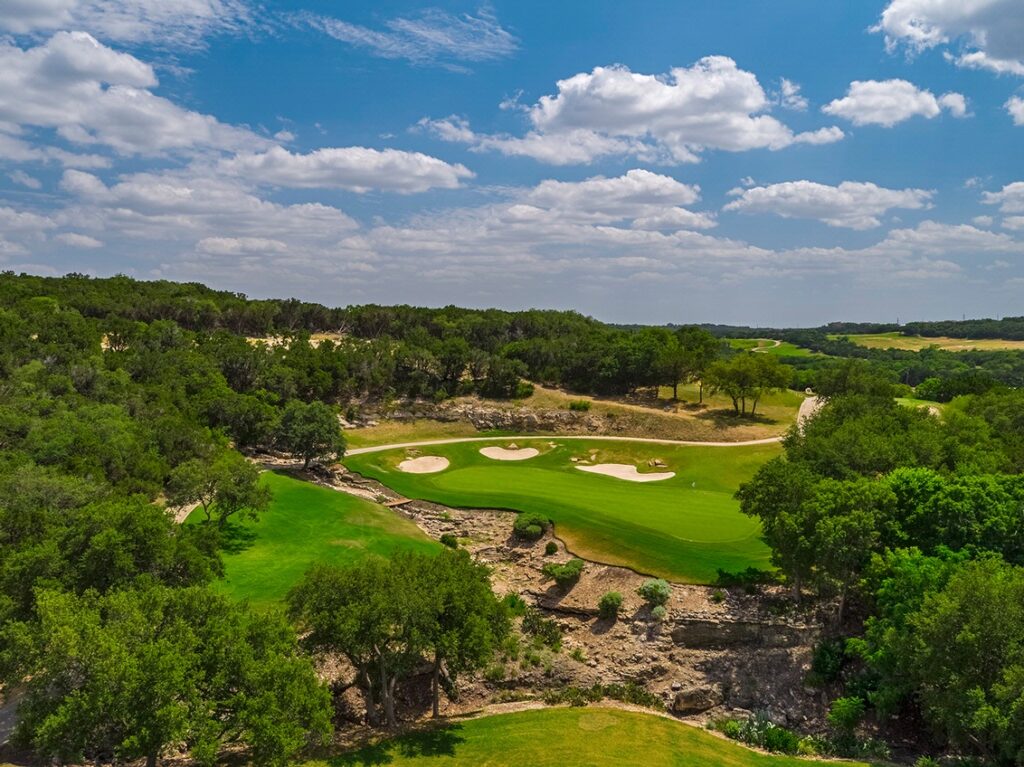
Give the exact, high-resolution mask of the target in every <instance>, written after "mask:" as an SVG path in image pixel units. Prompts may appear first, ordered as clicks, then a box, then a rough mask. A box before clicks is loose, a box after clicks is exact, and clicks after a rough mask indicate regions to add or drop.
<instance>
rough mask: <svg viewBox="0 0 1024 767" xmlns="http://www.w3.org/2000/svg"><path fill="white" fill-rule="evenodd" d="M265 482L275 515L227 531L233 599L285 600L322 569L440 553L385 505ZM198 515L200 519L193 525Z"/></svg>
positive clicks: (287, 482)
mask: <svg viewBox="0 0 1024 767" xmlns="http://www.w3.org/2000/svg"><path fill="white" fill-rule="evenodd" d="M263 481H264V482H266V483H267V484H268V485H269V486H270V489H271V491H272V492H273V494H274V500H273V502H272V503H271V506H270V509H269V510H268V511H267V512H266V513H265V514H263V515H262V516H261V517H260V519H259V520H258V521H257V522H241V523H238V524H232V525H231V526H230V528H229V530H228V541H227V550H226V551H225V552H224V570H225V577H224V579H223V580H221V581H218V582H217V584H218V587H219V588H222V589H223V590H224V591H225V592H226V593H227V594H228V595H230V596H231V597H234V598H235V599H247V600H249V601H250V602H252V603H253V604H269V603H272V602H277V601H280V600H281V599H283V598H284V596H285V594H287V593H288V589H289V588H291V586H292V585H293V584H294V583H295V582H296V581H298V580H299V579H300V578H301V577H302V575H303V573H305V572H306V570H307V569H308V568H309V567H310V565H312V564H314V563H317V562H333V563H339V564H341V563H345V562H351V561H353V560H355V559H357V558H360V557H365V556H368V555H378V556H385V557H386V556H388V555H390V554H391V553H393V552H395V551H397V550H406V549H411V550H415V551H434V550H439V548H440V544H437V543H434V542H433V541H431V540H430V539H428V538H427V536H426V535H424V534H423V533H422V532H421V531H420V529H419V528H418V527H416V525H414V524H413V523H412V522H410V521H409V520H407V519H405V518H403V517H401V516H399V515H398V514H396V513H395V512H394V511H392V510H391V509H388V508H387V507H385V506H380V505H378V504H376V503H371V502H369V501H364V500H362V499H361V498H355V497H353V496H351V495H346V494H344V493H339V492H337V491H335V490H330V489H328V488H325V487H319V486H318V485H314V484H311V483H309V482H303V481H301V480H298V479H293V478H292V477H288V476H285V475H282V474H275V473H273V472H264V474H263ZM200 516H201V514H200V513H199V512H196V513H193V514H192V516H191V517H190V518H189V519H190V520H193V519H195V520H197V519H199V517H200Z"/></svg>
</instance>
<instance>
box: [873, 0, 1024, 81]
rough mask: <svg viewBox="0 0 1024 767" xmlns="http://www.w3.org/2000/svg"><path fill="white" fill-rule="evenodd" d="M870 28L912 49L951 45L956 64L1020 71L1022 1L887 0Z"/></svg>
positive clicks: (1023, 67)
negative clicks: (889, 0)
mask: <svg viewBox="0 0 1024 767" xmlns="http://www.w3.org/2000/svg"><path fill="white" fill-rule="evenodd" d="M873 29H874V31H878V32H882V33H884V34H885V41H886V46H887V47H888V48H889V49H890V50H892V49H894V48H896V47H897V46H899V45H905V46H907V47H908V48H909V49H910V50H911V51H913V52H920V51H923V50H927V49H929V48H935V47H938V46H942V47H947V48H950V47H953V46H955V45H957V44H959V48H955V47H954V48H953V50H947V52H946V53H947V57H948V58H950V59H951V60H953V61H954V62H956V63H957V64H958V65H959V66H963V67H968V68H973V69H987V70H990V71H992V72H996V73H998V74H1015V75H1024V4H1022V3H1021V2H1020V0H891V2H890V3H889V4H888V5H887V6H886V8H885V10H883V11H882V17H881V19H880V20H879V22H878V25H877V26H876V27H874V28H873Z"/></svg>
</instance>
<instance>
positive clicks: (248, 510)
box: [167, 450, 270, 528]
mask: <svg viewBox="0 0 1024 767" xmlns="http://www.w3.org/2000/svg"><path fill="white" fill-rule="evenodd" d="M167 501H168V503H169V504H170V505H171V506H179V507H181V506H191V505H195V504H198V505H199V506H200V507H202V509H203V514H205V515H206V521H207V522H210V521H211V520H212V519H213V518H214V516H216V519H217V527H219V528H223V527H224V525H225V524H226V523H227V521H228V520H229V519H230V518H231V517H233V516H236V515H237V516H245V517H247V518H249V519H256V518H258V517H259V515H260V514H261V513H263V512H264V511H266V510H267V507H268V506H269V505H270V489H269V488H268V487H267V486H266V485H263V484H261V483H260V470H259V468H258V467H257V466H256V465H254V464H252V463H250V462H249V461H247V460H246V459H245V458H244V457H243V456H241V455H239V454H238V453H236V452H235V451H234V450H224V451H222V452H221V453H220V454H218V455H217V456H216V457H215V458H213V459H212V460H208V461H203V460H200V459H197V458H194V459H192V460H190V461H186V462H185V463H183V464H181V465H180V466H178V467H176V468H175V469H174V471H172V472H171V478H170V480H169V482H168V483H167Z"/></svg>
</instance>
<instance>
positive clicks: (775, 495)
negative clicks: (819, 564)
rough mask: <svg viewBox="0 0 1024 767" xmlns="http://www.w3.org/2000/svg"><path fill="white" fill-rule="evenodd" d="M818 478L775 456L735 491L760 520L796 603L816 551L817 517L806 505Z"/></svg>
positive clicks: (742, 505)
mask: <svg viewBox="0 0 1024 767" xmlns="http://www.w3.org/2000/svg"><path fill="white" fill-rule="evenodd" d="M817 481H818V479H817V477H815V476H814V474H812V473H811V472H810V471H809V470H808V469H807V467H806V466H803V465H802V464H794V463H792V462H789V461H787V460H785V459H784V458H773V459H772V460H770V461H768V463H766V464H765V465H764V466H762V467H761V468H760V469H758V471H757V474H755V475H754V477H753V479H751V480H750V481H749V482H746V483H744V484H743V485H741V486H740V489H739V490H738V491H737V492H736V497H737V498H738V499H739V501H740V511H742V512H743V513H744V514H746V515H748V516H751V517H756V518H757V519H758V520H760V522H761V530H762V531H763V533H764V538H765V541H766V542H767V543H768V545H769V546H770V547H771V550H772V554H771V556H772V564H773V565H775V566H776V567H778V568H779V569H780V570H781V571H782V572H783V573H785V575H786V577H787V578H788V579H789V582H790V584H791V585H792V587H793V597H794V599H795V600H796V601H797V602H799V601H800V596H801V592H802V590H803V584H804V583H805V582H806V581H807V579H808V578H809V577H810V575H811V572H812V570H813V566H814V561H815V557H816V554H817V550H816V548H815V543H814V531H815V523H816V521H817V520H816V517H815V515H814V514H813V508H812V507H810V506H808V505H807V502H808V501H809V500H810V499H811V498H812V497H813V495H814V488H815V484H816V483H817Z"/></svg>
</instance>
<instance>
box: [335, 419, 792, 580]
mask: <svg viewBox="0 0 1024 767" xmlns="http://www.w3.org/2000/svg"><path fill="white" fill-rule="evenodd" d="M499 444H502V443H499ZM516 444H517V445H518V446H519V447H527V446H529V447H535V448H537V449H539V450H540V451H541V454H540V455H539V456H537V457H536V458H531V459H530V460H528V461H516V462H502V461H495V460H491V459H489V458H485V457H484V456H482V455H480V453H479V449H480V447H481V445H480V444H479V443H462V444H451V445H436V446H432V447H423V448H421V452H422V453H423V454H430V455H441V456H444V457H446V458H448V459H449V461H450V462H451V466H450V468H448V469H446V470H445V471H442V472H439V473H437V474H406V473H404V472H402V471H400V470H399V469H398V468H397V466H398V463H399V462H400V461H402V460H403V459H404V458H406V457H407V455H408V452H407V451H406V450H390V451H383V452H378V453H366V454H362V455H355V456H348V457H346V458H345V464H346V466H348V467H349V468H350V469H352V470H353V471H357V472H359V473H360V474H363V475H364V476H368V477H372V478H374V479H376V480H378V481H380V482H382V483H383V484H385V485H387V486H388V487H390V488H392V489H394V490H396V491H397V492H399V493H402V494H403V495H405V496H406V497H409V498H419V499H424V500H429V501H434V502H437V503H442V504H445V505H448V506H456V507H462V508H496V509H511V510H515V511H537V512H540V513H542V514H544V515H546V516H548V517H549V518H551V519H553V520H554V521H555V524H556V527H557V533H558V535H559V537H560V538H562V539H563V540H564V541H565V542H566V544H567V545H568V546H569V548H570V550H572V551H573V552H574V553H576V554H578V555H580V556H583V557H586V558H587V559H592V560H594V561H598V562H606V563H609V564H618V565H624V566H626V567H631V568H633V569H634V570H637V571H639V572H642V573H650V574H654V575H659V576H663V577H665V578H670V579H672V580H675V581H682V582H689V583H712V582H714V580H715V579H716V577H717V574H718V570H719V569H723V570H727V571H730V572H735V571H739V570H743V569H745V568H747V567H758V568H767V567H768V548H767V547H766V546H765V545H764V543H763V542H762V541H761V539H760V529H759V527H758V525H757V523H756V522H755V521H754V520H751V519H749V518H748V517H745V516H744V515H742V514H741V513H740V512H739V506H738V504H737V502H736V500H735V499H734V498H733V493H734V492H735V491H736V489H737V488H738V487H739V485H740V483H741V482H743V481H745V480H747V479H749V478H750V477H752V476H753V474H754V472H755V471H757V468H758V467H759V466H760V465H761V464H762V463H764V462H765V461H767V460H768V459H769V458H771V457H773V456H775V455H778V454H779V452H780V451H781V447H780V446H779V445H778V444H777V443H775V444H766V445H752V446H744V447H683V446H672V445H656V444H646V443H641V442H604V441H598V440H586V439H567V438H559V437H552V438H550V439H547V438H545V439H527V440H523V439H517V440H516ZM552 444H554V445H555V447H551V445H552ZM573 457H576V458H585V459H588V460H589V461H590V463H591V464H597V463H627V464H635V465H637V467H638V468H639V469H640V470H641V471H659V472H660V471H674V472H675V473H676V476H675V477H673V478H672V479H668V480H664V481H660V482H650V483H638V482H628V481H625V480H621V479H615V478H612V477H606V476H601V475H597V474H589V473H586V472H582V471H579V470H578V469H576V468H575V464H573V462H572V461H571V458H573ZM654 458H657V459H660V460H661V461H662V462H663V463H664V464H665V468H661V467H658V468H650V467H648V465H647V462H648V461H649V460H650V459H654ZM511 524H512V521H511V519H510V520H509V528H510V530H511Z"/></svg>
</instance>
